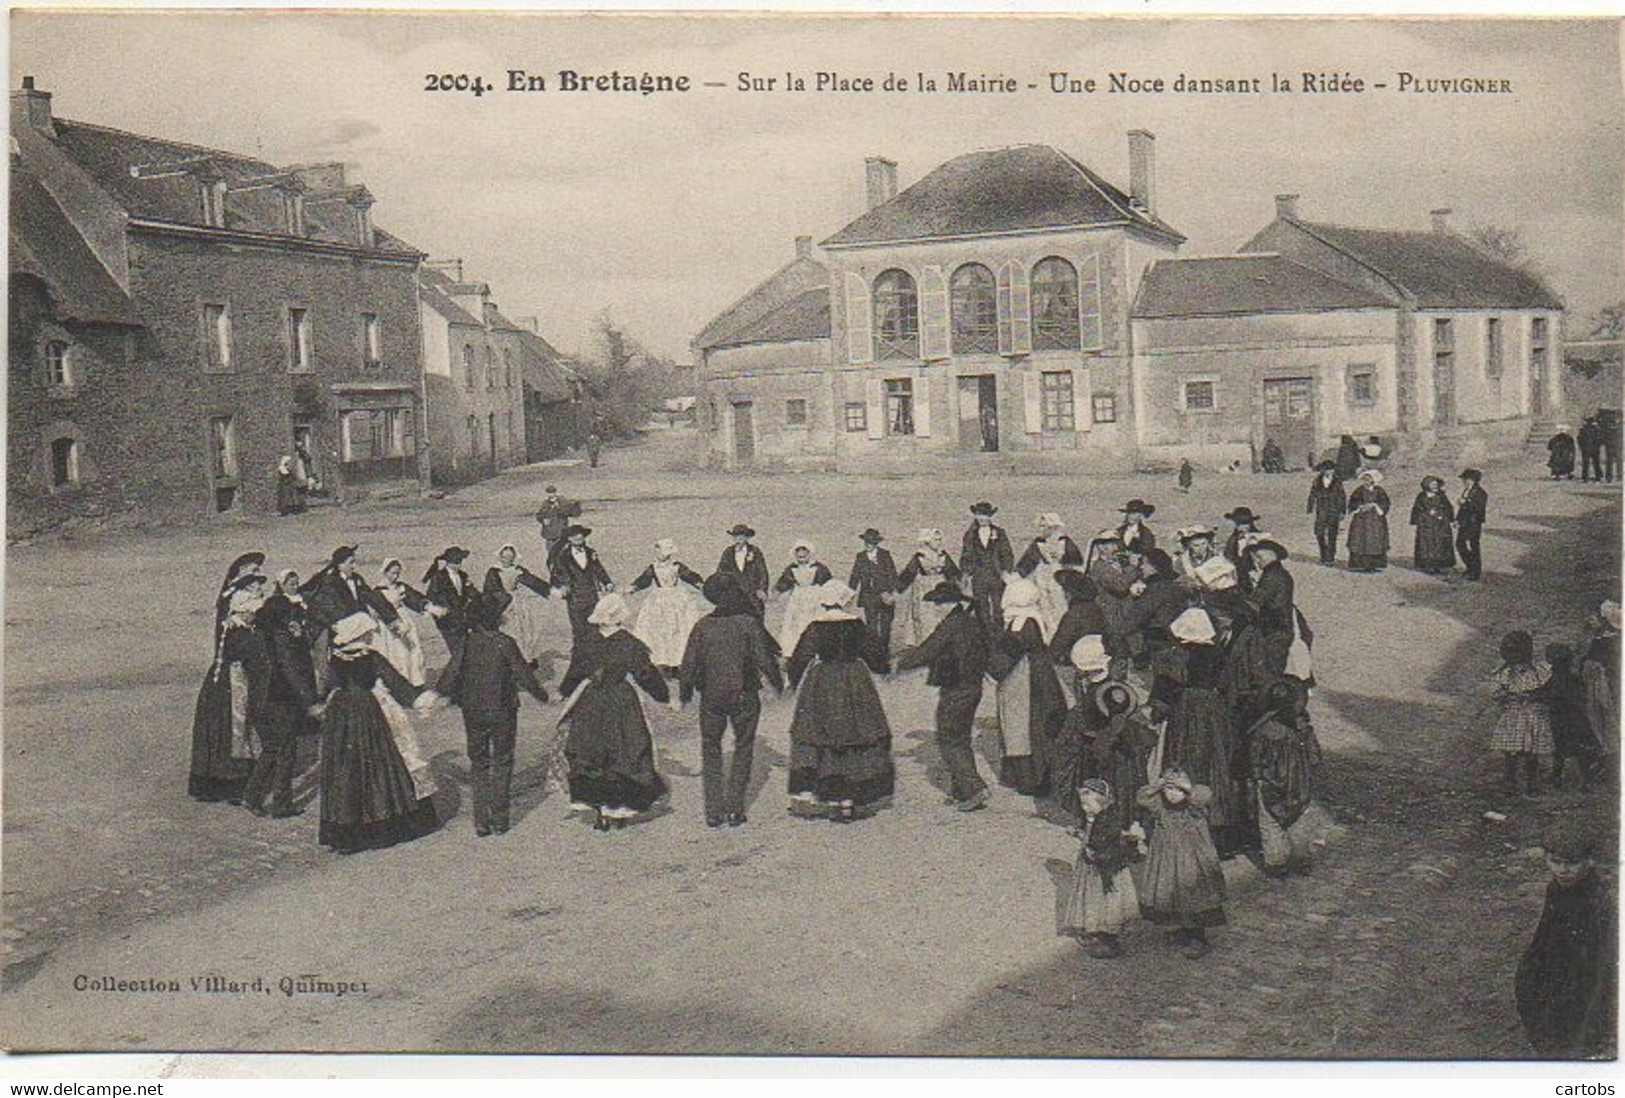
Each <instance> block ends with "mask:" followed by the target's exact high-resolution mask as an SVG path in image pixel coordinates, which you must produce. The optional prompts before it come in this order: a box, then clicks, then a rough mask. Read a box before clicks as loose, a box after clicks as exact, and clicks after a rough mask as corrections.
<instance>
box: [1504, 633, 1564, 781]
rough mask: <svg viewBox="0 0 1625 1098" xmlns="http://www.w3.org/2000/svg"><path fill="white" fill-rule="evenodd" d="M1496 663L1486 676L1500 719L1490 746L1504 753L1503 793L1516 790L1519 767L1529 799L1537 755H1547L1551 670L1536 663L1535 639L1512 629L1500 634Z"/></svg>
mask: <svg viewBox="0 0 1625 1098" xmlns="http://www.w3.org/2000/svg"><path fill="white" fill-rule="evenodd" d="M1500 650H1501V666H1500V667H1498V668H1496V669H1495V674H1494V675H1493V676H1492V677H1491V678H1492V681H1493V682H1494V684H1495V701H1496V703H1497V704H1498V705H1500V707H1501V717H1500V719H1499V720H1497V721H1496V722H1495V730H1494V731H1493V732H1491V733H1490V750H1491V751H1499V752H1501V753H1502V754H1503V755H1504V756H1505V757H1506V791H1507V793H1508V794H1511V795H1514V796H1515V795H1516V794H1517V793H1518V770H1519V767H1520V766H1522V768H1523V773H1524V778H1525V781H1526V782H1527V787H1528V791H1529V795H1530V796H1531V797H1535V796H1539V795H1540V769H1539V756H1541V755H1550V754H1552V748H1553V744H1552V720H1551V715H1550V713H1549V711H1548V709H1547V704H1546V698H1545V697H1544V693H1545V687H1546V684H1547V682H1548V681H1550V679H1551V677H1552V673H1551V669H1550V668H1548V667H1547V666H1546V665H1545V664H1544V663H1536V662H1535V640H1534V638H1533V637H1531V636H1530V635H1529V634H1528V633H1525V632H1524V631H1523V630H1521V629H1517V630H1514V631H1512V632H1511V633H1508V634H1507V635H1506V636H1504V637H1502V638H1501V649H1500Z"/></svg>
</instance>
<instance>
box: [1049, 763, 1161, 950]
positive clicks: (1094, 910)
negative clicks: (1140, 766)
mask: <svg viewBox="0 0 1625 1098" xmlns="http://www.w3.org/2000/svg"><path fill="white" fill-rule="evenodd" d="M1078 803H1079V804H1080V805H1082V807H1083V826H1082V827H1081V828H1076V829H1074V830H1073V832H1072V834H1074V835H1076V836H1077V837H1078V839H1079V841H1080V843H1081V845H1080V847H1079V849H1078V863H1077V866H1076V867H1075V868H1074V869H1073V871H1072V896H1071V898H1070V899H1069V900H1068V901H1067V905H1066V927H1067V929H1068V930H1070V931H1072V932H1073V933H1075V934H1077V935H1079V936H1080V937H1081V938H1082V940H1083V943H1084V947H1085V948H1086V949H1087V950H1088V951H1089V956H1091V957H1098V958H1100V959H1102V960H1104V959H1106V958H1109V957H1121V956H1122V955H1123V945H1122V943H1121V942H1119V941H1118V935H1119V934H1121V933H1122V931H1123V926H1124V924H1126V923H1127V922H1128V921H1129V920H1130V919H1132V918H1133V917H1134V915H1135V913H1136V908H1137V907H1138V905H1139V897H1138V896H1137V894H1136V893H1135V891H1134V874H1133V873H1132V872H1130V871H1129V866H1130V865H1131V864H1132V863H1134V862H1136V861H1138V860H1139V859H1140V854H1141V847H1140V839H1141V838H1142V837H1143V835H1144V832H1143V831H1141V830H1140V829H1139V828H1138V826H1135V827H1133V828H1132V829H1127V830H1125V827H1124V825H1125V823H1126V822H1127V821H1126V820H1125V818H1124V813H1123V811H1122V809H1121V808H1120V807H1119V806H1118V805H1117V804H1116V803H1115V802H1114V801H1113V799H1112V787H1111V783H1109V782H1107V781H1106V780H1105V779H1104V778H1086V779H1085V780H1084V781H1083V782H1082V783H1081V784H1080V785H1079V786H1078Z"/></svg>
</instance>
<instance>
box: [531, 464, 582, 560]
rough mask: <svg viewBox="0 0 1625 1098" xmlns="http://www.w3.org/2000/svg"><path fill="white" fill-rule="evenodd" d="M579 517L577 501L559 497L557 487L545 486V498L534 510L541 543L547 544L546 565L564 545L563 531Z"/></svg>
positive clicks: (579, 505) (579, 509) (579, 506)
mask: <svg viewBox="0 0 1625 1098" xmlns="http://www.w3.org/2000/svg"><path fill="white" fill-rule="evenodd" d="M579 517H581V504H580V502H579V501H577V500H573V499H565V498H564V497H563V496H560V495H559V490H558V487H557V486H555V485H552V484H549V485H548V486H547V496H546V498H545V499H543V500H542V505H541V506H540V507H538V508H537V509H536V521H537V523H539V524H540V525H541V528H542V541H543V542H545V543H546V544H547V557H546V560H547V563H548V566H549V567H552V564H553V554H554V553H556V552H558V550H559V546H561V545H563V544H564V530H565V528H566V527H567V526H569V525H570V521H571V520H572V519H576V518H579Z"/></svg>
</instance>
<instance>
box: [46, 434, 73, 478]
mask: <svg viewBox="0 0 1625 1098" xmlns="http://www.w3.org/2000/svg"><path fill="white" fill-rule="evenodd" d="M78 483H79V444H78V443H77V442H75V441H74V440H73V439H71V438H59V439H56V440H55V441H53V442H52V443H51V487H53V488H72V487H73V486H74V485H76V484H78Z"/></svg>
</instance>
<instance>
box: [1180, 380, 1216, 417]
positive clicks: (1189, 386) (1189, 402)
mask: <svg viewBox="0 0 1625 1098" xmlns="http://www.w3.org/2000/svg"><path fill="white" fill-rule="evenodd" d="M1213 384H1214V383H1213V382H1211V381H1187V382H1185V411H1187V412H1211V411H1213V409H1214V407H1215V404H1214V402H1213V397H1214V393H1213Z"/></svg>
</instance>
